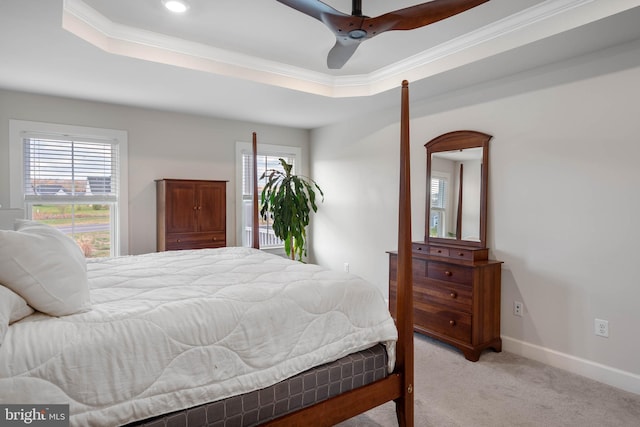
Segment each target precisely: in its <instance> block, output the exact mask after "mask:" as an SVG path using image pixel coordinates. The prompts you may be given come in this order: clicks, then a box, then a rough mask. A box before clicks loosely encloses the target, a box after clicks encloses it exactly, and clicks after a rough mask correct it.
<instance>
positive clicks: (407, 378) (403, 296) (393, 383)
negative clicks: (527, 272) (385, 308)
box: [252, 80, 414, 427]
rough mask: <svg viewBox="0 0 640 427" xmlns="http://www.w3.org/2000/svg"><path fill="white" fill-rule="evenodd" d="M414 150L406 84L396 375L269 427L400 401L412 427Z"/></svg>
mask: <svg viewBox="0 0 640 427" xmlns="http://www.w3.org/2000/svg"><path fill="white" fill-rule="evenodd" d="M252 146H253V183H252V184H253V227H252V247H253V248H256V249H260V239H259V226H258V191H257V188H258V176H257V173H258V165H257V135H256V133H255V132H254V133H253V144H252ZM409 152H410V146H409V83H408V82H407V81H406V80H405V81H403V82H402V101H401V114H400V193H399V204H398V212H399V218H398V277H397V283H398V290H397V308H396V313H397V316H396V326H397V329H398V342H397V345H396V365H395V370H394V372H393V373H392V374H390V375H389V376H388V377H386V378H384V379H381V380H379V381H376V382H374V383H372V384H369V385H366V386H363V387H360V388H356V389H354V390H351V391H349V392H346V393H343V394H340V395H338V396H335V397H333V398H330V399H328V400H325V401H322V402H319V403H317V404H315V405H313V406H310V407H307V408H304V409H301V410H299V411H297V412H293V413H291V414H288V415H285V416H283V417H281V418H278V419H275V420H272V421H270V422H267V423H266V424H265V425H268V426H309V425H314V426H320V425H326V426H331V425H334V424H336V423H339V422H341V421H344V420H347V419H349V418H351V417H354V416H356V415H358V414H360V413H363V412H366V411H368V410H369V409H372V408H375V407H376V406H379V405H381V404H383V403H385V402H389V401H392V400H393V401H395V404H396V414H397V418H398V425H399V426H400V427H412V426H413V418H414V406H413V405H414V396H413V390H414V387H413V370H414V367H413V292H412V289H411V286H412V285H411V284H412V280H411V279H412V276H411V275H412V257H411V252H412V248H411V191H410V181H411V180H410V154H409Z"/></svg>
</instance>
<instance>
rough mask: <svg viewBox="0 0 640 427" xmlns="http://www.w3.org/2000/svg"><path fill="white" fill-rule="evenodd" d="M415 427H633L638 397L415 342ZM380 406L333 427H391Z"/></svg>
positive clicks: (537, 367) (507, 356)
mask: <svg viewBox="0 0 640 427" xmlns="http://www.w3.org/2000/svg"><path fill="white" fill-rule="evenodd" d="M415 390H416V394H415V398H416V402H415V425H416V426H419V427H423V426H424V427H431V426H433V427H467V426H473V427H485V426H486V427H500V426H505V427H511V426H527V427H538V426H544V427H567V426H570V427H573V426H575V427H591V426H593V427H609V426H610V427H627V426H628V427H639V426H640V395H636V394H633V393H628V392H625V391H622V390H618V389H616V388H613V387H610V386H607V385H605V384H602V383H598V382H596V381H592V380H590V379H587V378H584V377H581V376H578V375H574V374H572V373H569V372H567V371H564V370H560V369H556V368H552V367H549V366H547V365H544V364H542V363H538V362H535V361H532V360H529V359H525V358H523V357H520V356H516V355H514V354H512V353H507V352H504V351H503V352H502V353H494V352H491V351H488V352H484V353H483V354H482V356H481V357H480V360H479V361H478V362H476V363H472V362H469V361H467V360H465V358H464V357H463V356H462V354H461V353H460V352H458V351H457V350H455V349H453V348H451V347H449V346H447V345H444V344H441V343H439V342H438V341H434V340H431V339H429V338H425V337H423V336H421V335H416V338H415ZM397 425H398V423H397V421H396V418H395V407H394V405H393V403H387V404H385V405H382V406H380V407H378V408H375V409H373V410H371V411H369V412H367V413H365V414H362V415H360V416H357V417H355V418H352V419H350V420H348V421H345V422H343V423H341V424H339V426H340V427H365V426H367V427H368V426H383V427H387V426H397Z"/></svg>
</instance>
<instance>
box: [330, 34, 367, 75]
mask: <svg viewBox="0 0 640 427" xmlns="http://www.w3.org/2000/svg"><path fill="white" fill-rule="evenodd" d="M358 46H360V40H353V39H350V38H347V37H336V44H335V45H333V47H332V48H331V50H330V51H329V55H327V67H329V68H330V69H332V70H337V69H340V68H342V66H343V65H344V64H346V63H347V61H348V60H349V58H351V56H352V55H353V53H354V52H355V51H356V49H358Z"/></svg>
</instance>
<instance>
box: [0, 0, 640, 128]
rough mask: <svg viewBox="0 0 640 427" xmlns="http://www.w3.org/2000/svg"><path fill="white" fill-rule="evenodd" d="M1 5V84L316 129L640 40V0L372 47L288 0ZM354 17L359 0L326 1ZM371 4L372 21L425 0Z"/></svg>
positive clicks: (451, 27)
mask: <svg viewBox="0 0 640 427" xmlns="http://www.w3.org/2000/svg"><path fill="white" fill-rule="evenodd" d="M189 2H190V4H191V8H190V9H189V11H188V12H187V13H186V14H184V15H173V14H170V13H169V12H167V11H165V10H164V8H163V6H162V3H161V1H160V0H136V1H131V0H65V1H63V0H47V1H42V0H0V88H6V89H13V90H21V91H28V92H36V93H44V94H51V95H58V96H67V97H73V98H81V99H88V100H96V101H104V102H111V103H118V104H125V105H133V106H140V107H147V108H156V109H163V110H172V111H179V112H186V113H193V114H202V115H211V116H216V117H223V118H231V119H237V120H245V121H252V122H264V123H272V124H277V125H284V126H293V127H301V128H316V127H320V126H324V125H327V124H331V123H335V122H338V121H341V120H345V119H349V118H350V117H354V116H356V115H361V114H366V113H367V112H372V111H375V110H377V109H383V108H388V107H392V106H395V105H397V104H399V97H400V95H399V90H396V89H397V88H399V86H400V83H401V81H402V80H404V79H407V80H409V81H410V82H411V99H412V101H415V100H417V99H422V98H425V97H430V96H434V95H442V94H446V93H448V92H452V91H456V90H458V89H460V88H462V87H466V86H469V85H472V84H475V83H482V82H485V81H489V80H492V79H496V78H500V77H504V76H508V75H511V74H514V73H517V72H520V71H523V70H527V69H531V68H533V67H538V66H544V65H547V64H550V63H553V62H557V61H560V60H563V59H566V58H570V57H574V56H577V55H581V54H585V53H589V52H592V51H596V50H599V49H603V48H606V47H609V46H613V45H616V44H620V43H625V42H628V41H632V40H637V39H640V25H638V24H637V23H638V22H640V0H546V1H545V0H491V1H489V2H488V3H485V4H483V5H481V6H478V7H476V8H474V9H472V10H469V11H467V12H464V13H462V14H460V15H457V16H454V17H452V18H449V19H447V20H445V21H441V22H438V23H435V24H432V25H429V26H427V27H423V28H420V29H416V30H410V31H393V32H387V33H384V34H381V35H379V36H377V37H375V38H373V39H371V40H367V41H366V42H364V43H363V44H362V45H361V46H360V47H359V48H358V50H357V51H356V53H355V54H354V56H353V57H352V58H351V59H350V60H349V62H347V64H346V65H345V66H344V67H343V68H342V69H340V70H329V69H328V68H327V66H326V56H327V53H328V51H329V49H331V47H333V44H334V43H335V37H334V36H333V34H332V33H331V32H330V31H329V30H328V29H327V28H326V27H324V25H323V24H322V23H321V22H319V21H316V20H314V19H313V18H310V17H308V16H306V15H304V14H302V13H300V12H297V11H295V10H293V9H291V8H289V7H287V6H285V5H283V4H281V3H279V2H277V1H275V0H245V1H238V0H216V1H211V0H189ZM325 3H327V4H329V5H330V6H332V7H334V8H336V9H338V10H341V11H344V12H346V13H350V11H351V1H350V0H325ZM390 3H391V2H388V1H381V0H363V2H362V8H363V12H364V14H366V15H368V16H378V15H381V14H383V13H386V12H389V11H390V10H391V9H394V10H395V9H400V8H403V7H407V6H411V5H415V4H418V3H420V2H419V1H406V0H397V1H394V2H393V3H392V6H390V5H389V4H390Z"/></svg>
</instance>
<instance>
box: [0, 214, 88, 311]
mask: <svg viewBox="0 0 640 427" xmlns="http://www.w3.org/2000/svg"><path fill="white" fill-rule="evenodd" d="M0 283H1V284H3V285H4V286H6V287H7V288H9V289H11V290H13V291H14V292H15V293H17V294H18V295H20V296H21V297H23V298H24V299H25V300H26V301H27V303H28V304H29V305H30V306H31V307H33V308H35V309H36V310H38V311H41V312H43V313H46V314H49V315H52V316H64V315H67V314H73V313H77V312H80V311H85V310H88V309H89V308H90V302H89V283H88V280H87V264H86V261H85V259H84V255H83V253H82V251H81V250H80V247H79V246H78V245H77V244H76V242H74V241H73V239H71V238H70V237H68V236H66V235H65V234H64V233H62V232H61V231H60V230H57V229H55V228H53V227H51V226H48V225H46V224H42V223H39V222H35V221H29V220H17V221H16V231H2V230H0Z"/></svg>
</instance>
